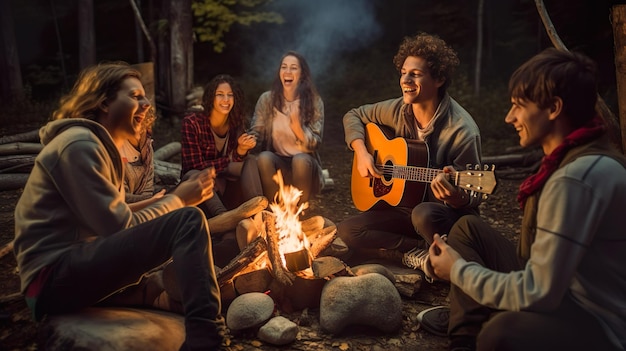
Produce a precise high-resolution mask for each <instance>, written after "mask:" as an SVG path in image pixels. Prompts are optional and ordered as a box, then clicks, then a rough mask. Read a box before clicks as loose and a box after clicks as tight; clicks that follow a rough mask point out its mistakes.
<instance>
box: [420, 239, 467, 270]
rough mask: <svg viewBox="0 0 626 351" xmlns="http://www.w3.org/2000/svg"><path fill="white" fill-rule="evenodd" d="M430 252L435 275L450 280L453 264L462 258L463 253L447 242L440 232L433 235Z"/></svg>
mask: <svg viewBox="0 0 626 351" xmlns="http://www.w3.org/2000/svg"><path fill="white" fill-rule="evenodd" d="M428 253H429V254H430V264H431V265H432V267H433V270H434V271H435V275H437V277H439V278H441V279H444V280H450V270H451V269H452V265H453V264H454V262H456V261H457V260H458V259H461V258H462V257H461V255H459V253H458V252H456V250H455V249H453V248H452V247H451V246H450V245H448V244H446V241H445V240H444V239H443V238H442V237H441V236H439V234H435V235H434V236H433V243H432V244H431V245H430V248H429V249H428Z"/></svg>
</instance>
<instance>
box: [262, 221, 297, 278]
mask: <svg viewBox="0 0 626 351" xmlns="http://www.w3.org/2000/svg"><path fill="white" fill-rule="evenodd" d="M262 215H263V223H265V230H266V231H267V241H268V248H267V252H268V255H269V258H270V263H271V264H272V268H273V274H274V277H275V278H276V279H277V280H278V281H279V282H280V283H281V284H283V285H292V284H293V281H294V279H295V276H294V275H293V273H291V272H289V271H288V270H287V269H285V267H284V266H283V262H282V258H281V256H280V251H279V249H278V235H277V234H276V217H275V216H274V215H273V214H272V213H271V212H267V211H264V212H263V213H262Z"/></svg>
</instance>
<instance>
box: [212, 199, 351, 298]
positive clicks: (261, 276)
mask: <svg viewBox="0 0 626 351" xmlns="http://www.w3.org/2000/svg"><path fill="white" fill-rule="evenodd" d="M257 216H259V219H260V221H259V222H260V223H261V226H260V228H257V230H258V231H259V234H258V236H257V237H256V238H255V239H254V240H253V241H252V242H251V243H250V244H248V246H247V247H245V248H244V249H243V250H242V251H241V252H240V253H239V255H237V256H236V257H235V258H233V259H232V260H231V262H230V263H229V264H228V265H227V266H226V267H224V268H222V269H220V270H219V271H218V273H217V279H218V283H219V286H220V290H221V293H222V301H223V302H224V303H225V304H228V303H229V302H230V301H232V300H233V299H235V298H236V297H237V296H239V295H241V294H245V293H248V292H267V293H268V294H269V295H270V296H272V297H273V298H274V300H276V301H277V303H278V304H279V305H280V306H281V307H282V308H284V309H285V310H294V309H296V310H298V309H302V308H305V307H317V306H316V305H318V304H319V296H320V294H321V288H322V286H323V285H324V283H325V281H326V279H327V278H329V277H330V276H334V275H341V274H349V273H348V270H349V269H348V268H347V266H345V265H344V264H343V262H341V261H340V260H338V259H335V258H331V257H320V254H321V253H322V252H323V251H324V249H326V248H327V247H328V246H329V245H330V244H331V242H332V241H333V240H334V239H335V238H336V235H335V234H336V231H337V228H336V226H335V224H334V223H332V222H331V221H330V220H328V219H326V218H323V217H321V216H314V217H311V218H309V219H306V220H304V221H303V222H302V232H303V234H304V235H305V236H306V237H307V238H308V242H309V243H310V246H309V247H308V248H307V250H306V251H307V252H306V256H307V257H305V258H306V260H305V261H306V262H304V265H305V266H306V267H300V268H296V269H294V268H292V267H290V265H289V263H286V264H285V262H283V261H282V258H281V257H282V256H283V255H285V253H282V255H281V252H280V249H279V239H278V234H277V232H276V225H275V223H276V216H275V215H274V214H273V213H272V212H270V211H262V212H260V213H259V214H258V215H257ZM252 220H253V219H249V221H252ZM242 226H245V224H242V225H240V228H241V227H242ZM301 268H304V269H301ZM342 272H343V273H342Z"/></svg>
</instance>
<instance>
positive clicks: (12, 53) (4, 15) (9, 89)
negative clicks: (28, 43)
mask: <svg viewBox="0 0 626 351" xmlns="http://www.w3.org/2000/svg"><path fill="white" fill-rule="evenodd" d="M0 72H2V79H0V99H1V100H10V99H21V98H22V97H23V94H24V86H23V82H22V71H21V68H20V59H19V55H18V52H17V43H16V42H15V31H14V30H13V17H12V16H11V1H8V0H7V1H0Z"/></svg>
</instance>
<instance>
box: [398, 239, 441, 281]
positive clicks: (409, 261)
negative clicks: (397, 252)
mask: <svg viewBox="0 0 626 351" xmlns="http://www.w3.org/2000/svg"><path fill="white" fill-rule="evenodd" d="M402 263H403V264H404V265H405V266H407V267H409V268H413V269H419V270H420V271H422V272H424V276H425V277H426V281H427V282H429V283H432V282H433V281H434V280H435V279H434V278H435V277H436V275H435V272H434V271H433V266H431V265H430V254H429V253H428V250H424V249H420V248H417V247H416V248H414V249H413V250H411V251H409V252H406V253H405V254H404V255H403V257H402Z"/></svg>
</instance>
